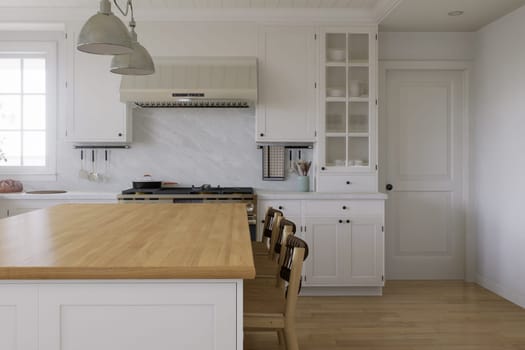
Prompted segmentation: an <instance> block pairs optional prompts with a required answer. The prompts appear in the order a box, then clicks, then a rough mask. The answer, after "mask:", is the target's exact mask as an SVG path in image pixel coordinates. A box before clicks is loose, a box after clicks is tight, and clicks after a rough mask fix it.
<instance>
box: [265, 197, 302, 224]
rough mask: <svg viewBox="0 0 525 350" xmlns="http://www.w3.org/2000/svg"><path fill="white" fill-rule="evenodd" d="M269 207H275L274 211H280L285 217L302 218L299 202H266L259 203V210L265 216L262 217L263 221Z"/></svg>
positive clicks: (287, 200) (284, 200) (286, 200)
mask: <svg viewBox="0 0 525 350" xmlns="http://www.w3.org/2000/svg"><path fill="white" fill-rule="evenodd" d="M268 207H273V208H274V209H279V210H280V211H282V212H283V214H284V216H294V217H300V216H301V201H298V200H290V199H283V200H278V199H276V200H265V201H261V202H259V210H260V212H261V213H263V215H262V216H261V217H260V219H261V220H264V213H266V209H268Z"/></svg>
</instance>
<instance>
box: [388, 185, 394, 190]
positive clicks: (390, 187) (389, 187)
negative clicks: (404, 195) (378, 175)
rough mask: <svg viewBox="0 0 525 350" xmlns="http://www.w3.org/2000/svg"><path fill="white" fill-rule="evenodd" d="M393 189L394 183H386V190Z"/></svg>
mask: <svg viewBox="0 0 525 350" xmlns="http://www.w3.org/2000/svg"><path fill="white" fill-rule="evenodd" d="M393 189H394V186H393V185H392V184H388V185H386V190H387V191H392V190H393Z"/></svg>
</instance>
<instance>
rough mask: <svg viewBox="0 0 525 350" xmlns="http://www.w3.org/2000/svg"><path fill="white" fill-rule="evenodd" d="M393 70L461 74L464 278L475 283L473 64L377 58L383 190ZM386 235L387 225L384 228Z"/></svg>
mask: <svg viewBox="0 0 525 350" xmlns="http://www.w3.org/2000/svg"><path fill="white" fill-rule="evenodd" d="M394 70H451V71H460V72H462V75H463V83H464V84H463V86H464V90H463V120H462V122H463V135H462V137H463V149H462V156H463V159H464V160H465V161H464V163H463V169H462V172H463V175H462V180H463V188H462V194H461V198H462V206H463V208H464V211H465V217H464V227H465V281H467V282H475V280H476V270H477V268H476V237H475V232H474V227H473V221H472V213H471V206H470V199H469V198H470V197H469V196H470V181H469V178H470V176H469V174H470V163H471V159H470V110H471V108H470V100H471V99H470V85H471V83H472V81H471V79H472V70H473V64H472V62H471V61H463V60H461V61H410V60H403V61H398V60H380V61H379V106H378V108H379V111H378V125H379V132H378V135H379V138H378V139H379V145H378V153H379V155H378V161H379V164H380V166H379V174H378V175H379V189H380V192H384V190H383V189H384V188H385V185H386V168H387V167H386V166H382V165H383V164H386V162H385V156H386V154H387V143H386V141H387V132H386V130H385V128H384V127H383V126H384V125H387V120H388V116H387V113H386V106H387V101H386V98H383V97H385V96H386V83H387V81H386V79H387V74H388V72H389V71H394ZM385 231H386V232H385V233H386V234H388V226H387V227H386V230H385Z"/></svg>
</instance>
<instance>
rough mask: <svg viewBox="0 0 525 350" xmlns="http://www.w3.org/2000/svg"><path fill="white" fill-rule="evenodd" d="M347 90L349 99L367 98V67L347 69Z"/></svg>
mask: <svg viewBox="0 0 525 350" xmlns="http://www.w3.org/2000/svg"><path fill="white" fill-rule="evenodd" d="M348 90H349V91H348V92H349V96H350V97H359V98H367V97H368V67H350V68H349V69H348Z"/></svg>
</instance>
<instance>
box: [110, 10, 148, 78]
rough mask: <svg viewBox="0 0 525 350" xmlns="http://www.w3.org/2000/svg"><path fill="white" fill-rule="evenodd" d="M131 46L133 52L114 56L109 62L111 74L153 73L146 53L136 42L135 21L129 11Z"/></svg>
mask: <svg viewBox="0 0 525 350" xmlns="http://www.w3.org/2000/svg"><path fill="white" fill-rule="evenodd" d="M129 26H130V28H131V30H130V35H131V45H132V48H133V52H132V53H129V54H126V55H117V56H114V57H113V59H112V60H111V72H112V73H116V74H122V75H148V74H153V73H155V65H154V64H153V59H152V58H151V56H150V54H149V53H148V51H147V50H146V49H145V48H144V46H142V45H141V44H139V42H138V41H137V33H135V26H136V24H135V19H134V18H133V11H131V22H130V23H129Z"/></svg>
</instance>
